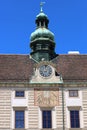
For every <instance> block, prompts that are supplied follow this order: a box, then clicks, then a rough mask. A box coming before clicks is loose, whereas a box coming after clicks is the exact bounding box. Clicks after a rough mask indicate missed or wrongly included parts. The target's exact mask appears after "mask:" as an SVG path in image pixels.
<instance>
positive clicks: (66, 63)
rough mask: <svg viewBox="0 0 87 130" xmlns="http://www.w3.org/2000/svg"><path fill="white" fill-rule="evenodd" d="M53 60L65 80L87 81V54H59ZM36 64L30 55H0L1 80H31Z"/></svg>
mask: <svg viewBox="0 0 87 130" xmlns="http://www.w3.org/2000/svg"><path fill="white" fill-rule="evenodd" d="M52 62H53V63H55V64H56V66H57V71H58V72H59V73H61V74H62V77H63V80H64V81H72V82H73V81H81V82H84V81H87V55H80V54H79V55H69V54H68V55H59V56H58V57H57V58H55V59H54V60H53V61H52ZM34 64H35V62H34V61H33V60H32V59H30V58H29V55H0V82H29V80H30V79H31V76H32V74H33V67H34Z"/></svg>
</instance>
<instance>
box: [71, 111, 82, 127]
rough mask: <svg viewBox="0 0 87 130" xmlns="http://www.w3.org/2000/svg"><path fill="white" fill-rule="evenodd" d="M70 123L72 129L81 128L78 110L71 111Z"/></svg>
mask: <svg viewBox="0 0 87 130" xmlns="http://www.w3.org/2000/svg"><path fill="white" fill-rule="evenodd" d="M70 123H71V128H79V127H80V122H79V111H78V110H71V111H70Z"/></svg>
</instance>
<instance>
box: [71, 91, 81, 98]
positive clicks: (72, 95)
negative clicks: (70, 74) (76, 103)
mask: <svg viewBox="0 0 87 130" xmlns="http://www.w3.org/2000/svg"><path fill="white" fill-rule="evenodd" d="M71 92H72V94H70V93H71ZM74 92H75V94H76V92H77V95H75V94H74ZM69 97H79V91H78V90H69Z"/></svg>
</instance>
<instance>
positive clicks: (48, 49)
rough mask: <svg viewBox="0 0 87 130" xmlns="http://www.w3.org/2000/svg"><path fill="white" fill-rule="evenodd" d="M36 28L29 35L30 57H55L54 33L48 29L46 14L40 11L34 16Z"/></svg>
mask: <svg viewBox="0 0 87 130" xmlns="http://www.w3.org/2000/svg"><path fill="white" fill-rule="evenodd" d="M35 23H36V29H35V31H34V32H33V33H31V35H30V48H31V50H32V51H31V53H30V55H31V57H32V58H33V59H35V60H36V61H41V60H42V59H44V60H45V61H49V60H51V59H53V58H55V57H56V56H57V55H56V53H55V41H54V34H53V33H52V32H51V31H50V30H49V29H48V24H49V19H48V16H47V15H46V14H45V13H43V11H42V9H41V12H40V13H39V14H38V15H37V16H36V20H35Z"/></svg>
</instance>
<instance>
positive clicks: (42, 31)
mask: <svg viewBox="0 0 87 130" xmlns="http://www.w3.org/2000/svg"><path fill="white" fill-rule="evenodd" d="M39 38H46V39H47V38H48V39H49V40H53V41H54V34H53V33H52V32H51V31H50V30H48V29H47V28H44V27H43V28H38V29H36V30H35V31H34V32H33V33H32V34H31V37H30V39H31V41H33V40H36V39H39Z"/></svg>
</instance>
